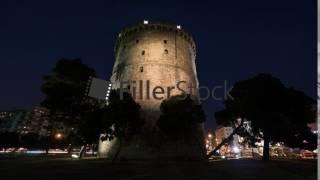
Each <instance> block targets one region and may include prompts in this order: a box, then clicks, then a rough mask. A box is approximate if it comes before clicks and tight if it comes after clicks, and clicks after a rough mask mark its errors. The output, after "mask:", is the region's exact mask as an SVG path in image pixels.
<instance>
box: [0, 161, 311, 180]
mask: <svg viewBox="0 0 320 180" xmlns="http://www.w3.org/2000/svg"><path fill="white" fill-rule="evenodd" d="M316 164H317V163H316V160H299V161H298V160H290V161H289V160H283V161H280V160H278V161H270V162H267V163H265V162H262V161H259V160H249V159H247V160H245V159H242V160H221V161H209V162H186V161H171V162H159V161H157V162H150V161H128V162H119V163H116V164H111V163H110V162H109V161H107V160H104V159H84V160H78V159H71V158H69V157H49V158H48V157H37V156H35V157H11V158H9V157H2V158H0V174H1V179H49V180H50V179H52V180H53V179H54V180H57V179H77V180H79V179H95V180H99V179H131V180H133V179H151V178H152V179H161V180H163V179H184V180H186V179H192V180H197V179H199V180H203V179H219V180H224V179H226V180H227V179H228V180H229V179H236V180H241V179H244V180H250V179H252V180H254V179H259V180H263V179H265V180H270V179H272V180H277V179H281V180H284V179H290V180H300V179H301V180H316V179H317V177H316V174H317V169H316V168H317V165H316Z"/></svg>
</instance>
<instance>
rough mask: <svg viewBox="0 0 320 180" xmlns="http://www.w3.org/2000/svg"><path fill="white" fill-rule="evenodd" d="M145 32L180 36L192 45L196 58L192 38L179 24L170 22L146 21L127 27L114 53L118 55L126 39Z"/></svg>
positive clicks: (118, 40)
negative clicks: (159, 32)
mask: <svg viewBox="0 0 320 180" xmlns="http://www.w3.org/2000/svg"><path fill="white" fill-rule="evenodd" d="M145 31H161V32H165V31H167V32H170V33H172V32H173V33H176V35H178V36H180V37H181V38H184V39H185V40H186V41H188V42H189V43H190V44H191V47H192V49H193V51H194V52H193V53H194V56H196V45H195V42H194V40H193V38H192V36H191V35H190V34H189V33H187V32H186V31H184V29H183V28H182V27H181V26H180V25H177V24H174V23H168V22H149V21H144V22H140V23H135V24H132V25H131V26H128V27H126V28H125V29H123V30H122V31H121V32H120V33H119V34H118V38H117V40H116V43H115V47H114V52H115V54H117V52H118V50H119V45H120V44H121V43H122V42H123V41H124V40H125V39H126V38H128V36H130V35H133V34H136V33H139V32H145Z"/></svg>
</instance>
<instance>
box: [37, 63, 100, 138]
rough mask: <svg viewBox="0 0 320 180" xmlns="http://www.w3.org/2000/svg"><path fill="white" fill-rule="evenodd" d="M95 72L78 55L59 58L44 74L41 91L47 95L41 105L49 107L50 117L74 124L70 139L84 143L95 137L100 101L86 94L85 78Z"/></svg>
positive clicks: (93, 75) (68, 124) (69, 124)
mask: <svg viewBox="0 0 320 180" xmlns="http://www.w3.org/2000/svg"><path fill="white" fill-rule="evenodd" d="M95 75H96V73H95V71H94V69H92V68H90V67H88V66H87V65H85V64H83V63H82V62H81V60H80V59H72V60H67V59H61V60H59V61H58V62H57V64H56V66H55V67H54V68H53V70H52V72H51V73H50V74H49V75H47V76H45V81H44V83H43V85H42V91H43V93H44V94H45V95H46V98H45V100H44V101H43V102H42V105H43V106H44V107H47V108H48V109H50V120H52V121H62V122H64V123H65V124H66V125H67V126H68V127H72V128H73V132H71V136H70V138H68V137H67V139H69V140H71V139H73V140H75V138H76V137H77V139H81V140H82V143H84V144H87V143H93V142H96V141H97V140H98V136H99V133H100V128H99V126H100V125H101V123H100V122H97V121H101V120H102V119H101V118H98V116H99V113H100V114H101V104H100V103H99V102H98V100H95V99H92V98H89V97H86V96H85V90H86V85H87V81H88V79H89V77H90V76H92V77H95ZM71 137H75V138H71Z"/></svg>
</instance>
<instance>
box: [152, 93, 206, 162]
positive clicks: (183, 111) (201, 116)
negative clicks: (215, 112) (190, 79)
mask: <svg viewBox="0 0 320 180" xmlns="http://www.w3.org/2000/svg"><path fill="white" fill-rule="evenodd" d="M160 110H161V115H160V117H159V120H158V121H157V126H158V127H159V129H160V132H163V134H164V135H165V142H168V143H169V144H168V145H169V146H168V147H166V148H169V149H170V148H171V147H170V142H174V144H177V143H178V144H179V143H182V144H180V145H181V148H185V147H186V148H188V149H183V151H182V152H181V151H180V150H178V149H175V148H174V149H170V151H171V150H173V151H172V153H174V154H175V153H176V152H180V155H179V156H180V157H181V158H192V159H199V158H200V159H203V158H204V156H205V147H204V143H203V142H204V136H203V129H202V123H203V122H204V121H205V119H206V116H205V113H204V111H203V109H202V106H201V104H199V103H197V102H196V101H194V100H193V99H192V97H191V96H190V95H185V94H182V95H177V96H172V97H171V98H169V99H167V100H164V101H163V102H162V103H161V105H160ZM177 158H178V157H177Z"/></svg>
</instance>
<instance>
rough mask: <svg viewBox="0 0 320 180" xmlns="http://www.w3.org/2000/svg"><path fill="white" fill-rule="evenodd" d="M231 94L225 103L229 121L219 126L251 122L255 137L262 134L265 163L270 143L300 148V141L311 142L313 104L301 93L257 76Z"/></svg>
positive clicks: (279, 82) (270, 79) (314, 114)
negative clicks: (310, 126) (236, 122)
mask: <svg viewBox="0 0 320 180" xmlns="http://www.w3.org/2000/svg"><path fill="white" fill-rule="evenodd" d="M230 94H231V96H232V97H233V98H228V99H227V100H226V101H225V107H226V111H227V114H228V116H229V118H220V120H219V121H218V123H220V124H222V123H226V121H233V120H235V119H236V118H245V119H247V120H249V121H251V125H252V130H253V133H254V134H255V135H257V136H260V135H261V133H263V139H264V143H265V145H264V147H265V149H264V152H265V153H264V159H265V160H268V159H269V153H268V152H269V149H268V148H269V145H268V144H269V142H270V141H276V142H279V141H282V142H284V143H286V145H288V146H291V147H299V146H300V147H301V146H302V144H303V140H306V139H308V140H309V141H310V142H311V141H312V139H314V137H313V136H312V135H311V132H310V129H309V128H308V127H307V124H308V123H312V122H315V117H316V112H315V108H314V105H315V100H313V99H312V98H310V97H309V96H307V95H305V94H304V93H303V92H301V91H298V90H295V89H292V88H286V87H285V86H284V85H283V84H282V83H281V81H280V80H279V79H277V78H275V77H272V76H271V75H269V74H259V75H257V76H255V77H254V78H252V79H249V80H243V81H239V82H237V83H236V84H235V85H234V88H233V89H232V90H231V93H230ZM224 116H225V117H226V115H224ZM230 117H231V118H230ZM313 141H314V140H313Z"/></svg>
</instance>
